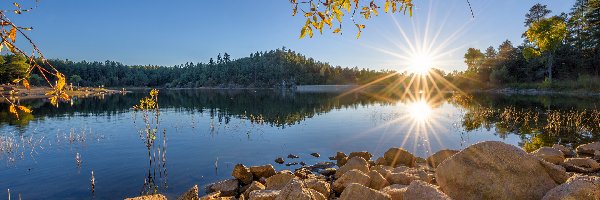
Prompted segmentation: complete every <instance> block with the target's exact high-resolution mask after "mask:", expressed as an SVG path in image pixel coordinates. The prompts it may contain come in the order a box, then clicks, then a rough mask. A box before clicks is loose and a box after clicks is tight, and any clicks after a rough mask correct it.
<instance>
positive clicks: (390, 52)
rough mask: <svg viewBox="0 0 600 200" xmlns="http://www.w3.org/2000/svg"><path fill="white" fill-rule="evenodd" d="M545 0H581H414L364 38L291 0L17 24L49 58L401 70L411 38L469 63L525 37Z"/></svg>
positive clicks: (48, 16)
mask: <svg viewBox="0 0 600 200" xmlns="http://www.w3.org/2000/svg"><path fill="white" fill-rule="evenodd" d="M31 2H33V0H32V1H22V3H21V4H23V5H27V4H30V3H31ZM382 2H383V1H382ZM538 2H539V3H542V4H546V5H548V7H549V9H551V10H552V11H553V13H552V14H559V13H560V12H568V11H569V9H570V8H571V5H572V4H573V2H574V0H553V1H551V0H537V1H533V0H502V1H487V0H486V1H477V0H471V5H472V7H473V10H474V12H475V18H472V17H471V13H470V11H469V10H468V6H467V2H466V0H429V1H427V0H414V3H415V4H416V7H415V10H414V15H413V16H412V17H409V16H405V15H401V14H395V15H390V14H382V15H380V16H378V17H375V18H373V19H371V20H369V21H366V22H364V23H365V24H366V26H367V27H366V29H365V30H364V31H363V33H362V37H361V38H360V39H358V40H357V39H355V34H356V33H355V32H356V29H355V28H354V27H353V26H352V24H349V23H346V24H345V27H347V28H345V29H343V32H344V35H342V36H339V35H333V34H330V33H329V31H328V33H325V31H324V34H323V35H318V34H315V37H313V38H312V39H302V40H300V39H298V36H299V32H300V28H301V27H302V25H303V24H304V21H305V18H303V17H302V16H296V17H293V16H291V12H292V9H291V5H290V4H289V1H287V0H264V1H242V0H213V1H209V0H180V1H166V0H163V1H158V0H145V1H141V0H126V1H124V0H102V1H101V0H85V1H82V0H52V1H50V0H42V1H40V4H39V7H38V8H36V9H35V10H33V11H32V12H30V13H26V14H24V15H21V16H14V17H13V21H15V22H17V23H19V24H20V25H22V26H33V27H34V30H33V31H31V32H30V36H31V37H32V38H33V39H34V40H35V41H36V42H37V43H38V46H39V47H40V48H41V50H42V51H43V52H44V53H45V55H46V57H49V58H62V59H69V60H74V61H79V60H88V61H104V60H114V61H119V62H122V63H125V64H139V65H146V64H154V65H167V66H170V65H175V64H181V63H185V62H206V61H208V59H209V58H211V57H216V55H217V54H218V53H220V52H228V53H229V54H231V55H232V57H233V58H239V57H245V56H248V55H249V54H250V53H251V52H256V51H264V50H272V49H276V48H281V47H282V46H285V47H287V48H290V49H293V50H295V51H297V52H300V53H302V54H305V55H307V56H309V57H313V58H315V59H316V60H320V61H325V62H329V63H331V64H333V65H341V66H348V67H354V66H358V67H360V68H362V67H366V68H372V69H399V68H401V67H403V66H406V65H408V63H407V62H409V61H408V60H407V59H408V58H406V57H411V56H407V55H408V54H409V53H410V52H411V50H410V48H409V47H410V46H411V45H412V46H414V47H416V46H419V45H420V44H424V42H423V41H428V42H427V44H428V45H427V46H430V47H431V49H432V51H435V52H437V53H435V57H436V61H435V62H434V63H435V65H436V66H438V67H440V68H442V69H444V70H463V69H465V65H464V63H463V59H462V57H463V54H464V52H465V51H466V49H467V48H468V47H476V48H481V49H485V48H486V47H488V46H490V45H492V46H494V47H497V46H498V45H499V44H500V43H501V42H502V41H504V40H506V39H509V40H511V41H512V42H513V43H514V44H519V43H521V41H522V39H521V34H522V32H524V31H525V27H523V21H524V15H525V13H527V11H528V10H529V8H530V7H531V6H532V5H534V4H535V3H538ZM6 4H7V3H6V2H3V3H2V4H1V5H2V6H3V7H6V6H7V5H6ZM427 24H429V25H427ZM398 27H400V28H398ZM427 27H429V28H427ZM401 30H402V31H403V32H404V33H405V35H406V38H408V40H407V39H405V37H403V34H402V31H401ZM436 35H437V40H435V41H434V40H433V38H435V36H436ZM430 54H432V53H430Z"/></svg>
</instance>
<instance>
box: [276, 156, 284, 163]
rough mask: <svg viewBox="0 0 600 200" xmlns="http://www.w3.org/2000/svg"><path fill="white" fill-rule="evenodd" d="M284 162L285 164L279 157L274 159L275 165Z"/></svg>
mask: <svg viewBox="0 0 600 200" xmlns="http://www.w3.org/2000/svg"><path fill="white" fill-rule="evenodd" d="M284 162H285V160H283V158H282V157H279V158H276V159H275V163H277V164H283V163H284Z"/></svg>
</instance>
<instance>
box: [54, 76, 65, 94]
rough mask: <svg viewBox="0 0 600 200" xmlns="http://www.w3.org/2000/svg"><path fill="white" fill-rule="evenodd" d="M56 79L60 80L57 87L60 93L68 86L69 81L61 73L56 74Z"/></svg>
mask: <svg viewBox="0 0 600 200" xmlns="http://www.w3.org/2000/svg"><path fill="white" fill-rule="evenodd" d="M56 78H57V79H58V80H57V81H56V86H55V87H56V90H59V91H60V90H62V89H63V88H64V87H65V85H66V84H67V81H66V79H65V75H63V74H61V73H60V72H57V73H56Z"/></svg>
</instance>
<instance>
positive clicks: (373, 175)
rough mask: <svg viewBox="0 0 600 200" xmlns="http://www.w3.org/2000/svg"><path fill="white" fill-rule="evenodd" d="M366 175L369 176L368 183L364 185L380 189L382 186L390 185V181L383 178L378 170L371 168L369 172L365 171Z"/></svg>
mask: <svg viewBox="0 0 600 200" xmlns="http://www.w3.org/2000/svg"><path fill="white" fill-rule="evenodd" d="M367 176H369V184H367V185H365V186H367V187H370V188H372V189H374V190H381V189H382V188H384V187H387V186H388V185H390V183H389V182H388V181H387V180H386V179H385V177H383V176H382V175H381V174H379V172H377V171H375V170H371V171H370V172H369V173H367Z"/></svg>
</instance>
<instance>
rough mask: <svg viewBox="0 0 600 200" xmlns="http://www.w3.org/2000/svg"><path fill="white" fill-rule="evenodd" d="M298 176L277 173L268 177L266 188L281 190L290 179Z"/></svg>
mask: <svg viewBox="0 0 600 200" xmlns="http://www.w3.org/2000/svg"><path fill="white" fill-rule="evenodd" d="M294 178H296V176H294V175H292V174H287V173H281V174H275V175H273V176H271V177H269V178H267V184H266V186H267V187H266V189H267V190H279V189H281V188H283V187H284V186H285V184H287V183H288V182H290V180H292V179H294Z"/></svg>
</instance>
